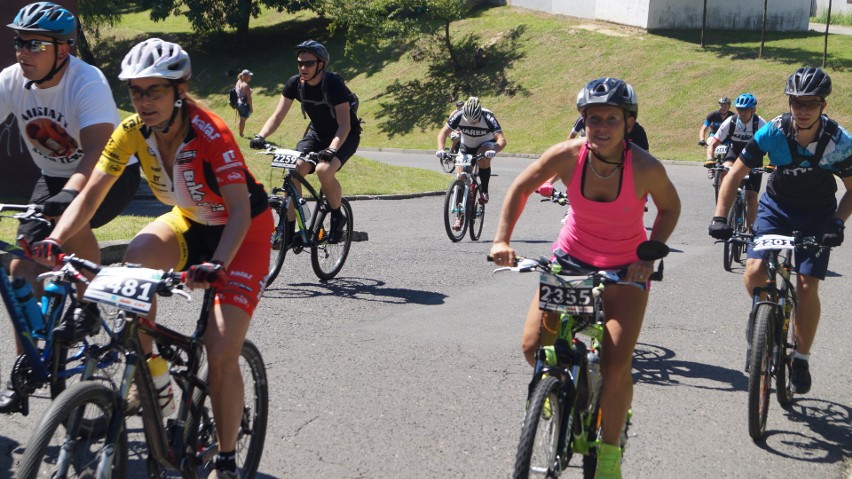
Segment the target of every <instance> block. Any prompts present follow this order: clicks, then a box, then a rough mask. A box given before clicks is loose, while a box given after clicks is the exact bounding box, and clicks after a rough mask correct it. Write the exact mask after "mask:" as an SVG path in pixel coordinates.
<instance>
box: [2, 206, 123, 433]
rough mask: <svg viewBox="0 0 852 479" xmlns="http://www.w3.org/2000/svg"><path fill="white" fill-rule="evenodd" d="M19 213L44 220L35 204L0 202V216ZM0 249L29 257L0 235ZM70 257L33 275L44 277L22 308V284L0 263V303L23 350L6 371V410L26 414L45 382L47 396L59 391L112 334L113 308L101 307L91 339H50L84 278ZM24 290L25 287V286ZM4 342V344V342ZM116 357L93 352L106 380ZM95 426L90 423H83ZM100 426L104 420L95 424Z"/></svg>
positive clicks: (67, 316) (20, 216) (66, 316)
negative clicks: (13, 401)
mask: <svg viewBox="0 0 852 479" xmlns="http://www.w3.org/2000/svg"><path fill="white" fill-rule="evenodd" d="M15 211H17V212H19V213H18V214H14V215H12V216H11V217H12V218H15V219H17V220H19V221H36V222H47V220H46V219H44V218H43V217H42V215H41V205H13V204H0V218H3V217H6V218H8V217H9V216H6V215H3V214H2V213H5V212H15ZM0 249H2V250H3V251H5V252H7V253H9V254H11V255H12V256H14V257H16V258H18V259H23V260H27V261H29V259H28V258H27V256H26V254H25V253H24V250H23V249H21V248H19V247H18V246H16V245H14V244H11V243H7V242H5V241H2V240H0ZM72 258H73V256H72V257H68V258H66V260H65V262H64V264H63V265H62V267H61V268H59V269H57V270H55V271H48V272H46V273H42V274H40V275H39V276H38V282H39V283H43V282H44V281H46V280H49V282H48V283H47V284H46V285H45V287H44V296H42V298H41V302H40V304H38V303H35V305H36V307H35V308H26V307H25V306H24V304H23V303H22V302H21V301H20V300H19V299H17V298H16V296H17V295H18V294H16V291H15V288H14V287H13V285H14V284H24V283H23V280H22V279H15V280H13V281H10V280H9V274H8V271H7V270H6V268H5V267H3V266H2V265H0V295H2V297H3V304H5V305H6V311H7V312H8V313H9V318H10V319H11V321H12V325H13V327H14V330H15V336H16V338H17V339H18V340H19V342H20V344H21V347H22V350H23V352H22V353H21V354H20V355H19V356H18V357H17V358H16V360H15V363H14V365H13V366H12V371H11V383H12V386H13V387H14V389H15V392H16V393H17V396H18V402H17V405H16V406H14V407H13V410H10V411H4V412H7V413H12V412H20V413H21V414H23V415H24V416H26V415H28V414H29V398H30V396H31V395H32V394H33V393H35V391H36V390H38V389H40V388H42V387H44V386H49V389H50V397H52V398H55V397H56V396H58V395H59V393H61V392H62V391H63V390H65V387H66V385H67V383H68V382H69V381H72V380H74V379H76V377H77V376H78V375H79V374H80V373H82V372H83V361H84V359H85V354H86V351H87V350H89V349H90V348H93V347H95V346H94V345H95V344H96V343H103V342H105V341H107V340H108V338H109V337H110V335H112V325H111V324H110V322H109V319H110V318H111V317H114V312H112V311H108V310H107V309H106V308H101V325H102V327H101V330H100V331H99V332H98V334H97V335H95V336H94V337H92V338H84V339H83V340H82V342H81V343H80V344H65V343H63V342H60V341H54V338H53V328H54V327H55V326H56V325H57V324H59V323H60V321H62V320H63V319H65V320H67V321H71V320H73V319H72V318H71V317H70V316H71V315H73V314H74V309H75V308H76V306H77V304H78V303H77V296H76V290H75V285H76V284H77V283H79V282H85V281H86V278H85V277H83V276H82V275H81V274H80V272H79V271H78V270H77V268H75V266H74V263H73V262H71V259H72ZM26 288H27V289H30V291H31V288H30V287H29V286H28V285H27V286H26ZM31 294H32V293H30V295H31ZM9 345H10V343H7V346H9ZM119 362H120V358H119V357H118V355H116V354H104V355H102V356H100V357H98V362H97V370H98V377H102V378H105V379H107V380H108V379H109V378H110V377H111V376H113V375H114V374H116V373H117V371H118V369H119V367H118V364H119ZM86 426H87V427H89V426H92V427H95V426H96V425H95V424H92V423H89V422H87V423H86ZM100 426H105V424H100Z"/></svg>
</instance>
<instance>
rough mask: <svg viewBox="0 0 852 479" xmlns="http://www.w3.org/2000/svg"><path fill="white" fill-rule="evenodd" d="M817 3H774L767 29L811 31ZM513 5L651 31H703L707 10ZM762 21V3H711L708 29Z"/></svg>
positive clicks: (626, 3)
mask: <svg viewBox="0 0 852 479" xmlns="http://www.w3.org/2000/svg"><path fill="white" fill-rule="evenodd" d="M813 1H817V2H819V1H828V0H770V1H769V6H768V9H769V11H768V15H767V19H766V29H767V30H769V31H807V29H808V17H809V16H810V12H811V8H812V2H813ZM845 1H850V0H834V2H835V4H837V3H839V2H845ZM509 4H510V5H513V6H517V7H524V8H529V9H531V10H539V11H544V12H549V13H557V14H562V15H570V16H573V17H580V18H594V19H597V20H604V21H608V22H613V23H620V24H622V25H631V26H635V27H640V28H646V29H649V30H653V29H695V28H701V20H702V14H703V10H704V0H590V1H588V2H584V1H582V0H509ZM850 6H852V5H850ZM762 19H763V2H762V1H760V0H748V1H745V0H708V1H707V28H708V29H711V30H752V31H753V30H760V28H761V22H762Z"/></svg>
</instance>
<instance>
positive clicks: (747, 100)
mask: <svg viewBox="0 0 852 479" xmlns="http://www.w3.org/2000/svg"><path fill="white" fill-rule="evenodd" d="M756 107H757V98H755V97H754V95H752V94H751V93H743V94H742V95H740V96H738V97H737V99H736V100H735V101H734V108H739V109H743V108H756Z"/></svg>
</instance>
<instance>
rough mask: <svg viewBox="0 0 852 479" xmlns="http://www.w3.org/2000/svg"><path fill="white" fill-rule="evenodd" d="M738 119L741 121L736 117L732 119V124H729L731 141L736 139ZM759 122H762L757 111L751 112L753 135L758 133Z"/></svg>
mask: <svg viewBox="0 0 852 479" xmlns="http://www.w3.org/2000/svg"><path fill="white" fill-rule="evenodd" d="M737 121H739V120H736V119H734V120H732V121H731V124H730V125H728V141H730V142H733V141H734V132H735V131H737ZM759 122H760V120H759V119H758V117H757V113H752V114H751V134H752V135H754V134H755V133H757V129H758V128H757V125H758V124H759Z"/></svg>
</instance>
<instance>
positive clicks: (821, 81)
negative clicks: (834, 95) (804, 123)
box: [784, 67, 831, 98]
mask: <svg viewBox="0 0 852 479" xmlns="http://www.w3.org/2000/svg"><path fill="white" fill-rule="evenodd" d="M784 94H785V95H789V96H818V97H820V98H825V97H827V96H828V95H831V77H829V76H828V74H827V73H825V72H824V71H822V69H821V68H807V67H803V68H799V69H798V70H796V73H793V74H792V75H790V78H788V79H787V86H786V87H785V88H784Z"/></svg>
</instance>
